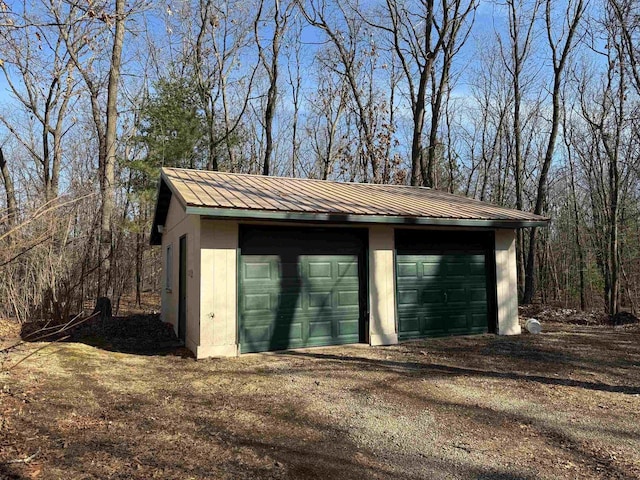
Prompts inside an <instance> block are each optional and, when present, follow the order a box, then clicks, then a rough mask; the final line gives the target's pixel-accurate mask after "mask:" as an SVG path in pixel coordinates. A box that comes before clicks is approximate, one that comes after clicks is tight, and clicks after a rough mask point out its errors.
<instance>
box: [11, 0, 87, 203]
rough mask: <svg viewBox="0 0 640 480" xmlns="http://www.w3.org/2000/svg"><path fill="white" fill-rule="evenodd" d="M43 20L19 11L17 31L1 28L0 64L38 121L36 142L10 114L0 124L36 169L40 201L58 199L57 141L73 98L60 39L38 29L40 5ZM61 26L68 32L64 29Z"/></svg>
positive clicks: (69, 65)
mask: <svg viewBox="0 0 640 480" xmlns="http://www.w3.org/2000/svg"><path fill="white" fill-rule="evenodd" d="M41 7H42V10H44V11H43V12H41V15H42V18H39V17H37V16H30V15H31V14H30V13H27V12H23V14H22V16H21V17H20V22H21V23H20V25H21V26H22V28H12V29H3V30H2V31H0V39H1V41H2V45H3V48H4V49H5V51H7V52H10V54H9V55H7V59H6V60H5V61H2V62H0V70H2V73H3V74H4V78H5V80H6V83H7V85H8V86H9V90H10V91H11V93H12V95H13V97H14V98H15V99H16V100H17V101H18V103H19V105H20V106H21V107H22V108H23V109H24V110H25V111H26V112H28V114H29V115H30V116H31V117H32V118H33V119H35V120H36V121H37V123H38V129H39V134H38V135H37V138H38V139H37V140H36V139H34V138H32V135H31V132H30V131H29V130H27V129H24V128H22V126H21V125H19V124H18V122H16V121H15V117H14V116H13V115H12V113H11V112H7V113H5V114H3V115H0V122H2V123H3V124H4V126H5V127H6V128H7V129H8V130H9V131H10V132H11V133H12V134H13V135H14V136H15V138H16V139H17V140H18V141H19V143H20V144H21V145H22V146H23V148H25V149H26V150H27V151H28V152H29V154H30V156H31V157H32V158H33V160H34V161H35V163H36V165H38V167H39V175H40V179H41V185H42V191H43V193H44V198H45V201H48V200H51V199H52V198H55V197H57V196H58V186H59V182H60V168H61V163H62V155H63V149H62V138H63V136H64V134H65V133H66V131H67V128H68V122H67V113H68V108H69V103H70V102H71V101H72V98H73V97H74V96H75V95H76V81H75V79H74V78H73V73H74V69H75V68H74V64H73V61H72V60H71V58H70V56H69V53H68V51H67V50H66V48H65V43H64V40H63V38H62V37H61V35H60V34H59V33H58V32H57V31H56V30H55V29H51V28H50V27H43V26H40V25H41V24H42V23H44V22H43V19H46V18H48V17H47V15H49V14H50V10H49V9H50V8H51V7H50V6H49V5H47V2H44V1H43V2H42V4H41ZM60 28H62V29H68V28H70V27H69V26H68V25H61V26H60Z"/></svg>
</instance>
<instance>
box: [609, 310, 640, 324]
mask: <svg viewBox="0 0 640 480" xmlns="http://www.w3.org/2000/svg"><path fill="white" fill-rule="evenodd" d="M609 323H610V324H611V325H630V324H633V323H640V318H638V317H636V316H635V315H634V314H632V313H629V312H618V313H616V314H615V315H613V316H611V317H610V318H609Z"/></svg>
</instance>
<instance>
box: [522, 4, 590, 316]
mask: <svg viewBox="0 0 640 480" xmlns="http://www.w3.org/2000/svg"><path fill="white" fill-rule="evenodd" d="M545 1H546V9H545V20H546V31H547V40H548V42H549V47H550V50H551V61H552V66H553V77H552V78H553V86H552V89H551V102H552V112H551V125H550V128H551V131H550V133H549V139H548V143H547V148H546V152H545V155H544V158H543V160H542V165H541V168H540V174H539V177H538V188H537V193H536V197H535V198H536V200H535V207H534V210H533V212H534V213H535V214H537V215H541V214H542V213H543V208H544V202H545V200H546V195H547V181H548V175H549V169H550V168H551V162H552V160H553V154H554V151H555V147H556V140H557V137H558V130H559V128H560V125H561V118H560V115H561V111H562V109H561V105H560V100H561V94H562V82H563V77H564V74H565V68H566V66H567V62H568V61H569V57H570V54H571V52H572V50H573V47H574V46H575V37H576V34H577V32H578V27H579V25H580V20H581V19H582V16H583V14H584V12H585V6H586V4H585V1H584V0H570V1H569V2H568V3H567V8H566V11H565V14H564V16H563V24H564V27H563V29H562V33H561V34H560V35H559V36H556V35H555V29H554V19H553V10H552V7H551V0H545ZM537 230H538V229H537V228H536V227H532V228H531V231H530V233H529V249H528V253H527V263H526V266H525V282H524V293H523V298H522V300H523V302H524V303H531V302H532V300H533V296H534V293H535V262H536V234H537Z"/></svg>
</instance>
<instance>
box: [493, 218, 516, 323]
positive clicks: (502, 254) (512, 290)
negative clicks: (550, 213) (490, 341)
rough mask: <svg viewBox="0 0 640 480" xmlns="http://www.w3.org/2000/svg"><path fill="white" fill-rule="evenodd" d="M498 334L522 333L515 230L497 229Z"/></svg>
mask: <svg viewBox="0 0 640 480" xmlns="http://www.w3.org/2000/svg"><path fill="white" fill-rule="evenodd" d="M496 293H497V303H498V305H497V306H498V334H500V335H517V334H519V333H521V329H520V322H519V321H518V278H517V270H516V232H515V230H496Z"/></svg>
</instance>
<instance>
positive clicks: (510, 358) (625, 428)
mask: <svg viewBox="0 0 640 480" xmlns="http://www.w3.org/2000/svg"><path fill="white" fill-rule="evenodd" d="M545 327H547V329H548V331H547V332H546V333H544V334H542V335H539V336H532V335H522V336H519V337H509V338H505V337H496V336H492V335H484V336H475V337H458V338H447V339H437V340H425V341H419V342H412V343H407V344H404V345H398V346H394V347H386V348H370V347H366V346H349V347H335V348H319V349H309V350H303V351H296V352H288V353H283V354H262V355H246V356H243V357H240V358H236V359H225V360H207V361H201V362H195V361H194V360H192V359H189V358H182V357H181V356H179V355H172V354H168V355H141V354H125V353H118V352H114V351H109V350H105V349H101V348H96V347H92V346H88V345H85V344H82V343H67V344H62V345H53V346H51V347H50V348H49V349H45V350H43V351H42V352H40V353H38V354H37V355H35V356H34V357H33V359H30V360H29V361H27V362H24V363H23V364H21V365H20V366H18V367H17V368H16V369H15V370H13V371H12V372H11V373H10V374H7V373H5V374H2V376H0V408H2V414H3V415H2V420H1V421H0V462H7V461H11V460H15V459H25V458H28V457H29V456H31V455H33V454H34V453H37V455H36V456H35V457H34V458H33V459H32V460H31V461H28V462H26V463H24V462H23V463H3V464H0V478H47V479H48V478H52V479H57V478H60V479H65V480H66V479H69V478H74V479H76V478H78V479H81V478H87V479H88V478H139V479H148V478H163V479H164V478H175V479H178V478H179V479H184V478H194V479H204V478H229V479H232V478H233V479H236V478H408V479H418V478H473V479H479V478H483V479H484V478H486V479H490V478H493V479H514V480H515V479H538V478H543V479H544V478H548V479H556V478H580V479H582V478H597V479H614V478H620V479H623V478H640V424H638V422H637V419H638V418H640V366H639V365H640V329H639V328H638V327H636V326H633V327H615V328H613V327H602V326H576V325H561V324H553V325H551V326H550V328H549V325H548V324H547V325H545ZM109 345H111V344H109ZM36 347H37V345H29V346H27V347H25V349H26V350H29V349H34V348H36ZM26 350H24V351H23V352H15V353H14V354H12V355H15V356H16V357H17V356H19V355H20V354H24V353H25V351H26ZM10 360H11V359H10Z"/></svg>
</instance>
